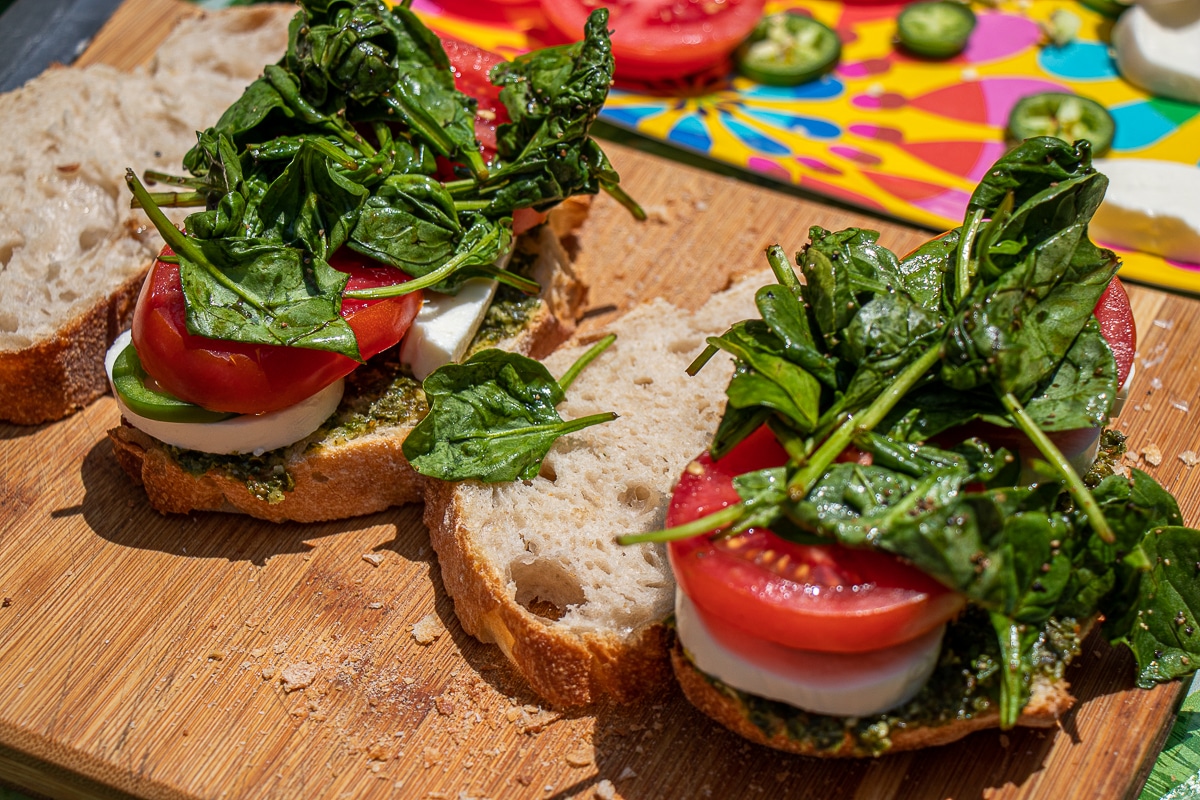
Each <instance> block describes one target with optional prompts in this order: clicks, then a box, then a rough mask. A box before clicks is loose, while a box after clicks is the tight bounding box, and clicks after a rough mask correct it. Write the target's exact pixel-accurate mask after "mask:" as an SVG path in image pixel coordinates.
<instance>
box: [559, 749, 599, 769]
mask: <svg viewBox="0 0 1200 800" xmlns="http://www.w3.org/2000/svg"><path fill="white" fill-rule="evenodd" d="M564 758H565V759H566V762H567V764H569V765H570V766H572V767H577V768H578V767H590V766H591V765H592V762H593V761H595V759H594V758H593V757H592V751H591V750H590V749H589V748H586V747H580V748H578V749H577V750H572V751H571V752H569V753H567V754H566V755H565V756H564Z"/></svg>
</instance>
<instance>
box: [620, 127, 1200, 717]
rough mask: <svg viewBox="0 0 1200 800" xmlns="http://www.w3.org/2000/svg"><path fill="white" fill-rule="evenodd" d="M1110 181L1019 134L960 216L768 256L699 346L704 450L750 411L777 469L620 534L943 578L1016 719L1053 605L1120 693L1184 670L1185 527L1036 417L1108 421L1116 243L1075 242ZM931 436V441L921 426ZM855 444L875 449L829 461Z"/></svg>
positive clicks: (736, 431)
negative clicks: (888, 235)
mask: <svg viewBox="0 0 1200 800" xmlns="http://www.w3.org/2000/svg"><path fill="white" fill-rule="evenodd" d="M1106 185H1107V181H1106V179H1105V178H1104V176H1103V175H1101V174H1099V173H1097V172H1096V171H1095V170H1094V169H1093V168H1092V166H1091V159H1090V153H1089V150H1088V145H1087V144H1086V143H1085V142H1080V143H1077V144H1075V145H1068V144H1067V143H1065V142H1063V141H1061V140H1057V139H1050V138H1040V139H1030V140H1028V141H1026V142H1025V143H1024V144H1022V145H1020V146H1019V147H1017V148H1015V149H1014V150H1013V151H1011V152H1010V153H1008V154H1007V155H1006V156H1004V157H1003V158H1002V159H1001V160H1000V161H999V162H997V164H996V165H995V166H994V167H993V168H992V169H991V170H990V171H989V172H988V173H987V175H986V176H985V178H984V179H983V181H982V182H981V183H980V185H979V187H978V188H977V189H976V191H975V193H974V195H973V196H972V199H971V202H970V206H969V208H968V210H967V215H966V218H965V219H964V222H963V225H962V226H961V227H960V228H958V229H957V230H955V231H953V232H951V233H949V234H948V235H946V236H944V237H942V238H941V239H938V240H935V241H933V242H930V243H927V244H926V245H925V246H923V247H921V248H920V249H919V250H917V251H916V252H915V253H913V254H912V255H910V256H908V257H906V258H903V259H898V258H896V257H895V256H894V255H892V254H891V253H889V252H888V251H887V250H885V249H884V248H882V247H880V246H879V245H878V244H877V238H878V236H877V234H875V233H874V232H871V231H862V230H858V229H849V230H845V231H840V232H830V231H825V230H823V229H820V228H814V229H813V230H812V231H811V233H810V239H811V241H810V243H809V245H808V246H807V247H806V248H805V249H804V250H803V251H802V252H801V253H799V254H798V256H797V265H798V266H799V268H800V273H801V275H802V277H803V280H801V277H800V276H797V275H796V274H795V273H793V272H792V270H791V267H790V266H789V265H788V264H787V262H786V260H785V259H784V258H783V257H782V255H781V251H779V250H778V248H772V249H771V250H769V251H768V254H767V255H768V261H769V262H770V264H771V267H772V270H773V271H774V273H775V275H776V278H777V280H778V283H777V285H774V286H770V287H766V288H765V289H763V290H760V292H759V294H758V307H759V311H760V313H761V316H762V318H761V319H759V320H749V321H745V322H740V323H737V324H736V325H734V326H733V327H732V328H731V329H730V330H729V331H728V332H727V333H725V334H723V335H722V336H719V337H714V338H712V339H710V340H709V346H708V348H707V349H706V350H705V352H704V353H703V354H701V356H700V358H698V359H697V361H696V363H694V364H693V367H692V369H693V370H695V369H699V368H700V367H702V366H703V364H704V363H705V362H706V361H707V360H708V358H710V357H711V355H712V354H713V353H714V352H716V351H718V350H724V351H726V352H728V353H730V354H731V355H732V356H733V357H734V359H735V370H734V377H733V379H732V381H731V383H730V386H729V390H728V402H727V405H726V411H725V415H724V418H723V419H722V421H721V424H720V426H719V428H718V431H717V435H716V437H715V441H714V443H713V445H712V453H713V455H714V456H716V457H719V456H720V455H722V454H724V453H725V452H728V451H729V449H730V448H732V447H733V446H735V445H736V444H737V443H738V442H740V441H741V440H742V439H743V438H744V437H746V436H748V435H749V434H750V433H751V432H752V431H753V430H755V429H756V428H757V427H758V426H759V425H762V424H764V423H765V424H768V425H769V426H770V427H771V429H772V431H773V432H774V433H775V434H776V437H777V438H778V439H779V441H780V442H781V443H782V444H783V446H784V448H785V450H786V451H787V453H788V455H789V457H790V458H789V462H788V463H787V464H786V465H785V466H783V467H779V468H777V469H773V470H766V471H762V472H758V473H752V474H751V475H748V476H743V477H742V478H739V479H738V480H737V481H735V484H734V485H735V487H736V488H737V490H738V493H739V496H740V497H741V499H742V502H741V503H739V504H737V505H732V506H729V507H726V508H724V509H723V510H721V511H720V512H717V513H715V514H712V515H710V516H708V517H705V518H703V519H699V520H695V521H693V522H690V523H688V524H687V525H683V526H679V527H678V528H675V529H671V530H667V531H658V532H653V533H651V534H646V535H639V536H631V537H626V538H623V539H622V541H625V542H633V541H648V540H659V541H664V540H669V539H673V538H682V537H685V536H692V535H699V534H708V533H710V532H713V531H716V532H717V534H716V535H730V534H734V533H737V532H739V531H742V530H744V529H746V528H748V527H751V526H769V527H770V528H771V530H773V531H774V532H775V533H777V534H778V535H780V536H783V537H785V538H788V539H792V540H794V541H800V542H805V543H809V542H813V541H818V542H819V541H824V542H831V541H837V542H840V543H842V544H845V545H848V546H852V547H874V548H878V549H881V550H885V551H887V552H890V553H893V554H895V555H897V556H899V557H900V558H902V559H904V560H906V561H909V562H911V563H913V564H914V565H916V566H917V567H918V568H920V569H921V570H923V571H924V572H926V573H927V574H929V575H931V576H933V577H934V578H936V579H937V580H939V581H941V582H942V583H943V584H945V585H946V586H948V587H950V588H952V589H954V590H955V591H957V592H960V593H962V594H963V595H965V596H966V598H967V599H968V600H969V601H970V603H971V607H972V608H974V609H975V610H976V611H978V612H979V613H981V614H984V615H985V616H986V621H985V626H986V627H987V628H989V629H990V630H991V631H992V635H993V637H994V641H995V643H996V645H995V646H996V650H995V658H994V662H993V663H994V666H995V670H996V673H995V674H996V675H997V676H998V677H997V680H998V683H997V687H998V688H997V692H998V693H997V695H996V704H997V705H996V707H997V708H998V709H999V711H1000V717H1001V723H1002V725H1004V726H1006V727H1007V726H1011V725H1013V724H1015V723H1016V720H1017V717H1018V716H1019V714H1020V711H1021V709H1022V708H1023V707H1024V705H1025V703H1026V702H1027V700H1028V697H1029V692H1030V686H1031V682H1032V680H1033V679H1034V676H1035V675H1036V674H1037V671H1038V664H1039V658H1040V656H1039V652H1040V651H1039V648H1040V647H1041V645H1040V644H1039V642H1041V641H1042V640H1043V638H1044V637H1043V635H1044V632H1045V630H1046V629H1047V628H1046V626H1047V625H1049V624H1050V623H1051V622H1052V621H1053V620H1056V619H1080V620H1082V619H1088V618H1091V617H1095V616H1098V615H1102V616H1104V617H1105V619H1106V623H1105V633H1106V635H1107V636H1108V638H1109V639H1110V641H1113V642H1121V643H1125V644H1128V645H1129V647H1130V648H1131V649H1132V650H1133V653H1134V655H1135V656H1136V657H1137V660H1138V667H1139V670H1140V672H1139V678H1138V680H1139V684H1141V685H1149V684H1150V683H1152V682H1154V681H1159V680H1170V679H1172V678H1175V677H1178V676H1180V675H1184V674H1188V673H1190V672H1192V671H1193V670H1194V669H1195V667H1196V666H1197V665H1198V664H1200V639H1198V638H1197V636H1196V630H1197V620H1196V614H1197V612H1200V591H1198V590H1197V588H1196V587H1197V586H1200V582H1198V581H1197V577H1198V575H1200V532H1197V531H1195V530H1191V529H1188V528H1183V527H1181V524H1182V520H1181V518H1180V515H1179V509H1178V506H1177V505H1176V503H1175V500H1174V499H1173V498H1172V497H1171V496H1170V494H1169V493H1167V492H1166V491H1165V490H1164V489H1162V487H1160V486H1158V484H1157V483H1155V482H1154V481H1153V479H1151V478H1150V477H1149V476H1148V475H1146V474H1145V473H1143V472H1140V471H1137V470H1133V471H1132V473H1131V475H1130V477H1128V478H1126V477H1123V476H1122V475H1120V474H1117V473H1116V470H1115V468H1114V466H1115V464H1116V462H1117V460H1118V459H1119V457H1120V453H1121V451H1122V450H1123V447H1124V444H1123V440H1121V438H1120V437H1119V435H1116V434H1106V435H1105V439H1104V443H1103V444H1104V452H1103V453H1102V457H1101V458H1100V459H1099V460H1098V461H1097V465H1096V466H1095V467H1094V468H1093V469H1092V470H1091V471H1089V473H1088V475H1087V476H1086V480H1085V479H1084V478H1082V477H1080V476H1079V475H1078V474H1077V473H1076V472H1075V470H1074V468H1072V466H1071V465H1070V463H1069V462H1068V461H1067V459H1066V458H1064V457H1063V455H1062V453H1060V452H1059V450H1058V448H1057V447H1056V446H1055V444H1054V443H1053V442H1052V441H1051V439H1050V438H1049V437H1048V436H1047V432H1053V431H1063V430H1075V429H1079V428H1091V427H1098V426H1100V425H1102V424H1104V423H1105V422H1106V421H1107V419H1108V415H1109V413H1110V411H1111V408H1112V403H1113V401H1114V399H1115V397H1116V394H1117V389H1118V387H1117V369H1116V363H1115V360H1114V358H1113V355H1112V351H1111V349H1110V348H1109V346H1108V344H1107V342H1105V341H1104V339H1103V337H1102V336H1101V335H1100V332H1099V327H1098V325H1097V323H1096V321H1095V319H1094V317H1093V315H1092V309H1093V308H1094V306H1095V304H1096V302H1097V300H1098V298H1099V297H1100V294H1101V293H1102V292H1103V290H1104V289H1105V287H1106V286H1107V285H1108V283H1109V281H1110V280H1111V279H1112V277H1113V275H1114V273H1115V272H1116V269H1117V266H1118V263H1117V259H1116V257H1115V256H1114V255H1113V254H1112V253H1111V252H1109V251H1107V250H1104V249H1102V248H1099V247H1097V246H1096V245H1094V244H1093V243H1092V242H1091V241H1090V240H1089V239H1088V237H1087V228H1088V223H1089V221H1090V219H1091V216H1092V214H1093V212H1094V211H1095V210H1096V208H1097V207H1098V205H1099V204H1100V201H1101V200H1102V198H1103V195H1104V190H1105V187H1106ZM974 420H983V421H985V422H988V423H991V424H993V425H1000V426H1004V427H1009V428H1018V429H1020V431H1021V432H1022V433H1023V434H1024V435H1025V436H1026V437H1027V438H1028V439H1029V440H1030V441H1031V442H1032V443H1033V445H1034V446H1035V447H1036V449H1037V451H1038V453H1039V455H1040V456H1041V458H1042V459H1044V461H1035V462H1034V463H1033V464H1032V465H1029V466H1031V467H1032V468H1033V471H1034V472H1035V473H1036V475H1037V476H1038V478H1037V480H1036V482H1034V483H1018V480H1017V476H1018V472H1019V466H1020V465H1019V464H1017V463H1016V460H1015V458H1014V457H1013V455H1012V454H1010V453H1008V452H1007V451H1005V450H996V449H994V448H992V447H990V446H988V445H987V444H986V443H984V442H981V441H977V440H970V439H968V440H966V441H960V439H961V438H962V437H961V435H960V436H959V437H958V438H954V437H953V436H952V435H951V433H952V432H953V430H954V429H955V428H958V427H959V426H962V425H965V424H966V423H969V422H972V421H974ZM935 437H936V438H935ZM850 445H854V446H855V447H857V448H858V449H860V450H862V451H865V452H866V453H869V454H870V455H871V464H870V465H869V466H864V465H861V464H852V463H835V459H836V458H837V457H838V456H839V455H840V454H841V453H842V452H843V451H844V450H845V449H846V448H847V447H848V446H850Z"/></svg>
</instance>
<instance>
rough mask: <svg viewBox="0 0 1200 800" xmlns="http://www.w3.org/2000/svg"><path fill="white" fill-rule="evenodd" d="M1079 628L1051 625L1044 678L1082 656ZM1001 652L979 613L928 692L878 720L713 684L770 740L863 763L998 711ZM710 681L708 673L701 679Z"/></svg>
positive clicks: (1042, 646)
mask: <svg viewBox="0 0 1200 800" xmlns="http://www.w3.org/2000/svg"><path fill="white" fill-rule="evenodd" d="M1080 643H1081V642H1080V636H1079V627H1078V625H1076V623H1075V621H1074V620H1071V619H1063V620H1051V621H1050V622H1048V623H1047V624H1046V626H1045V627H1044V628H1043V630H1042V634H1041V636H1040V637H1039V639H1038V642H1037V644H1036V645H1035V647H1034V650H1033V664H1034V666H1035V669H1036V672H1037V674H1038V675H1041V676H1044V677H1046V678H1049V679H1051V680H1059V679H1061V678H1062V676H1063V671H1064V670H1065V669H1066V666H1067V664H1068V663H1069V662H1070V661H1071V659H1072V658H1073V657H1075V656H1077V655H1078V654H1079V648H1080ZM1000 670H1001V660H1000V650H999V647H998V645H997V642H996V634H995V631H994V630H993V628H992V625H991V623H990V621H989V620H988V617H987V614H986V613H984V612H983V611H981V610H979V609H976V608H974V607H971V608H968V610H967V611H965V612H963V614H962V615H961V616H960V617H959V618H958V619H957V620H956V621H954V622H952V623H950V624H949V625H948V626H947V627H946V635H945V638H944V639H943V641H942V652H941V655H940V656H939V657H938V663H937V666H936V667H935V668H934V672H933V675H932V676H931V677H930V679H929V681H928V683H926V684H925V686H924V688H922V689H921V691H920V692H919V693H918V694H917V696H916V697H914V698H913V699H912V700H910V701H909V702H908V703H906V704H905V705H903V706H901V707H900V708H897V709H893V710H892V711H888V712H886V713H883V714H877V715H874V716H870V717H833V716H828V715H825V714H810V713H808V712H805V711H801V710H800V709H798V708H795V707H793V706H790V705H788V704H786V703H781V702H778V701H775V700H765V699H763V698H761V697H756V696H754V695H751V694H747V693H745V692H742V691H739V690H737V689H734V688H732V687H730V686H727V685H726V684H724V683H722V682H721V681H719V680H717V679H716V678H713V677H711V676H707V675H706V676H705V677H706V678H707V679H708V681H709V682H710V683H711V684H712V685H713V687H714V688H716V690H717V691H719V692H721V693H722V694H724V695H725V696H727V697H728V698H730V700H732V701H733V702H734V703H736V704H737V705H738V706H739V707H740V708H741V711H742V714H744V715H745V717H746V719H748V720H749V721H750V722H751V723H753V724H754V726H755V727H757V728H758V729H759V730H761V731H762V732H763V735H764V736H765V737H766V738H768V739H771V738H774V737H776V736H780V735H783V736H786V737H787V738H789V739H791V740H793V741H796V742H801V743H804V744H806V745H808V746H811V747H812V748H813V749H815V750H826V751H834V750H838V749H839V748H841V747H843V746H844V745H845V744H846V742H847V739H848V740H849V746H850V748H851V753H852V754H853V755H856V756H877V755H880V754H882V753H885V752H887V751H888V749H890V748H891V745H892V740H891V735H892V733H893V732H894V731H899V730H903V729H905V728H911V727H937V726H939V725H946V724H949V723H952V722H955V721H958V720H966V719H972V718H973V717H976V716H978V715H980V714H983V713H985V712H987V711H989V710H991V709H993V708H995V707H996V705H997V703H998V701H999V697H1000V678H1001V675H1000ZM701 674H703V673H701Z"/></svg>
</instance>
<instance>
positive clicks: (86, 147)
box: [0, 6, 293, 424]
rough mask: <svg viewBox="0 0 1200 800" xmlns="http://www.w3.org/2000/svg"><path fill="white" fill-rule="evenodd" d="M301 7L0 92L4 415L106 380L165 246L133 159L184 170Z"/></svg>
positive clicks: (196, 21) (201, 21)
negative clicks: (144, 203)
mask: <svg viewBox="0 0 1200 800" xmlns="http://www.w3.org/2000/svg"><path fill="white" fill-rule="evenodd" d="M292 13H293V9H292V8H290V7H287V6H272V7H268V8H255V9H229V10H227V11H220V12H214V13H210V14H206V15H202V16H199V17H196V18H189V19H186V20H184V21H183V22H182V23H181V24H180V25H179V26H178V28H177V29H176V31H175V32H174V33H173V34H172V35H171V36H170V37H169V38H168V39H167V41H166V42H164V43H163V45H162V46H161V47H160V49H159V51H158V55H157V56H156V57H155V59H154V60H153V61H152V62H151V63H150V64H149V65H147V67H146V68H145V69H143V70H140V71H137V72H134V73H123V72H119V71H117V70H114V69H112V68H110V67H106V66H103V65H95V66H91V67H87V68H84V69H73V68H59V69H52V70H49V71H48V72H46V73H45V74H43V75H41V76H39V77H38V78H35V79H34V80H32V81H30V82H29V83H27V84H26V85H25V86H23V87H22V88H20V89H17V90H15V91H12V92H9V93H7V94H4V95H0V117H3V119H4V120H5V147H6V158H5V159H4V164H3V165H2V166H0V196H2V197H3V198H4V201H3V204H2V205H0V419H2V420H8V421H12V422H17V423H20V424H36V423H39V422H45V421H48V420H54V419H59V418H61V417H64V416H66V415H67V414H70V413H72V412H73V411H74V410H76V409H78V408H80V407H82V406H83V405H86V404H87V403H88V402H90V401H91V400H93V399H95V398H96V397H98V396H99V395H101V394H103V393H104V392H105V391H106V390H107V387H108V383H107V379H106V378H105V375H104V368H103V359H104V352H105V350H106V349H107V348H108V345H109V343H111V341H112V340H113V339H114V338H115V337H116V335H117V334H118V333H119V332H120V331H121V330H123V329H124V328H127V327H128V325H129V321H130V318H131V315H132V311H133V305H134V300H135V299H136V297H137V292H138V289H139V288H140V286H141V281H142V277H143V276H144V274H145V272H146V270H147V269H148V267H149V265H150V263H151V259H152V258H153V256H154V255H155V254H156V253H157V252H158V250H159V249H160V248H161V247H162V241H161V239H160V238H159V236H158V234H157V233H156V232H155V231H154V228H153V227H152V226H150V225H149V223H148V222H147V221H146V218H145V215H144V214H143V213H142V212H141V211H140V210H135V209H132V208H130V204H129V191H128V189H127V188H126V186H125V170H126V168H133V169H135V170H136V171H138V172H142V171H144V170H147V169H153V170H160V171H164V172H170V173H178V172H179V171H180V170H181V167H180V163H181V160H182V158H183V154H184V153H185V152H187V150H188V148H190V147H191V146H192V145H193V144H195V141H196V131H197V130H198V129H201V128H204V127H205V126H207V125H209V124H211V123H212V122H213V121H215V120H216V118H217V117H218V116H219V115H220V114H221V112H222V111H223V110H224V108H225V107H226V106H227V105H229V103H231V102H232V101H233V100H235V99H236V98H237V97H238V96H239V95H240V94H241V92H242V90H243V89H244V88H245V86H246V85H247V84H248V83H250V82H251V81H252V80H254V78H255V77H257V75H258V73H259V71H260V70H261V69H262V65H263V64H265V63H268V62H270V61H274V60H275V59H277V58H278V57H279V55H280V54H281V53H282V52H283V50H284V48H285V47H286V43H287V21H288V19H290V17H291V15H292ZM197 74H203V75H205V80H203V81H197V80H195V79H194V76H195V75H197ZM174 213H175V214H176V215H177V217H178V218H180V219H181V218H182V215H183V213H184V212H182V211H177V212H174Z"/></svg>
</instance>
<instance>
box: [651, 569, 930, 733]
mask: <svg viewBox="0 0 1200 800" xmlns="http://www.w3.org/2000/svg"><path fill="white" fill-rule="evenodd" d="M721 625H722V623H719V622H717V621H710V622H706V621H705V620H703V619H701V618H700V614H699V612H698V611H697V609H696V607H695V605H693V604H692V601H691V600H689V599H688V598H687V596H686V595H684V593H683V592H682V591H680V590H679V589H676V590H675V630H676V633H677V635H678V636H679V640H680V642H682V644H683V647H684V649H686V650H687V651H688V653H689V654H690V655H691V658H692V661H693V662H694V663H695V664H696V667H697V668H698V669H700V670H701V671H702V672H705V673H707V674H709V675H711V676H713V677H715V678H718V679H720V680H721V681H723V682H724V683H726V684H727V685H729V686H732V687H733V688H735V689H740V690H741V691H743V692H747V693H749V694H753V695H757V696H758V697H765V698H767V699H769V700H779V701H781V702H784V703H787V704H789V705H793V706H795V707H796V708H800V709H803V710H805V711H810V712H813V713H817V714H831V715H834V716H841V717H857V716H868V715H871V714H879V713H882V712H884V711H887V710H889V709H892V708H895V707H896V706H899V705H902V704H904V703H906V702H908V701H909V700H911V699H912V698H913V697H914V696H915V695H916V694H917V692H918V691H920V689H921V687H922V686H924V685H925V683H926V681H928V680H929V676H930V675H931V674H933V668H934V667H935V666H936V665H937V660H938V654H939V653H940V652H941V647H942V634H943V633H944V632H945V629H946V626H945V625H940V626H938V627H937V628H935V629H934V630H932V631H930V632H929V633H927V634H924V635H922V636H920V637H918V638H916V639H914V640H912V641H911V642H907V643H905V644H902V645H898V646H896V647H889V648H886V649H884V650H876V651H874V652H870V653H856V654H852V655H841V654H836V653H815V652H811V651H806V650H796V649H794V648H790V647H785V646H784V645H781V644H776V643H775V642H768V641H766V640H764V639H755V640H754V645H753V652H752V653H750V652H742V651H741V649H740V648H739V650H737V651H735V650H734V649H733V648H732V647H730V646H729V637H726V641H725V642H722V641H721V638H722V633H723V632H722V631H721V629H720V626H721ZM736 636H738V637H740V638H745V634H741V633H740V632H738V633H737V634H736Z"/></svg>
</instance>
